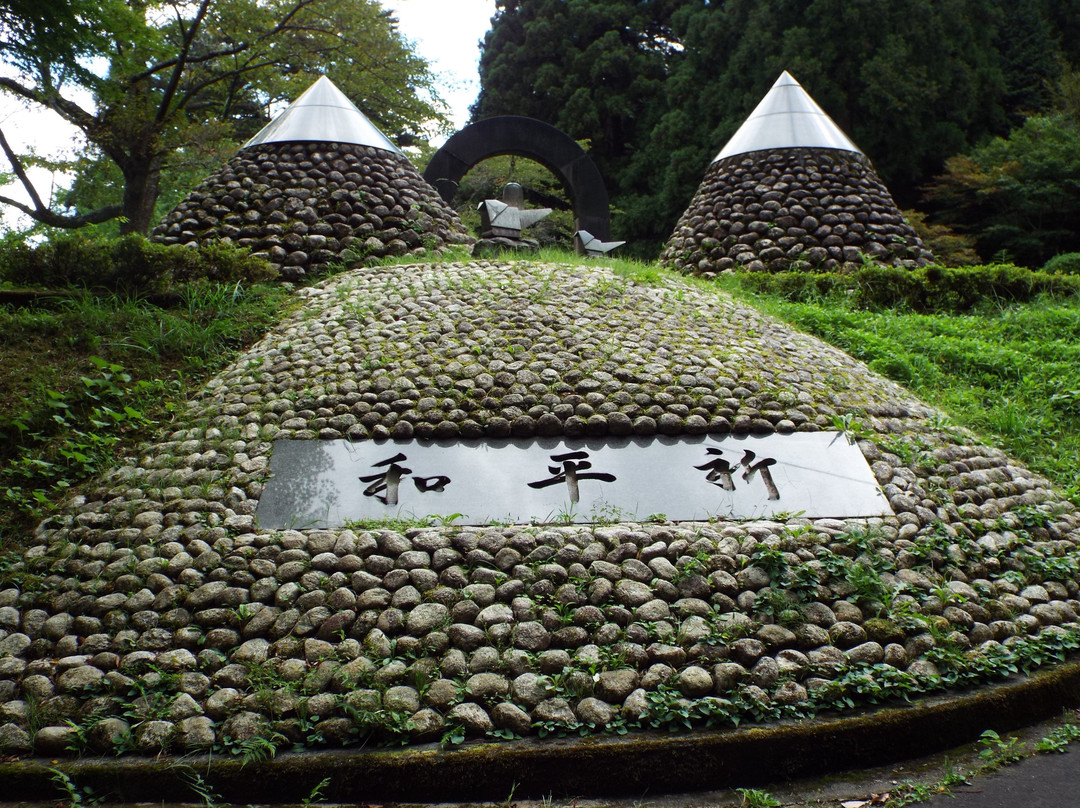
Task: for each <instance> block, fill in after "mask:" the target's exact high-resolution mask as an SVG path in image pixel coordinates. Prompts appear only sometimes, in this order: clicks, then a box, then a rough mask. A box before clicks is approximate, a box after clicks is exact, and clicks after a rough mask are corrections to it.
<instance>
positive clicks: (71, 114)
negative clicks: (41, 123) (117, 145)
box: [0, 76, 98, 133]
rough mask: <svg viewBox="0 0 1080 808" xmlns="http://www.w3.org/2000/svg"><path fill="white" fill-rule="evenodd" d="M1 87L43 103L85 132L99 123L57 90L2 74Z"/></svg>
mask: <svg viewBox="0 0 1080 808" xmlns="http://www.w3.org/2000/svg"><path fill="white" fill-rule="evenodd" d="M0 89H3V90H7V91H8V92H10V93H13V94H14V95H17V96H19V97H20V98H25V99H26V100H27V101H33V102H34V103H35V104H41V106H43V107H47V108H49V109H51V110H52V111H53V112H55V113H57V114H58V115H60V117H62V118H63V119H64V120H66V121H68V122H69V123H72V124H74V125H75V126H77V127H79V128H80V129H82V130H83V131H84V132H87V133H90V132H91V131H92V130H93V129H94V128H95V126H96V125H97V123H98V120H97V118H96V117H94V116H93V115H91V114H90V113H89V112H87V111H86V110H85V109H83V108H82V107H80V106H79V105H78V104H76V103H74V102H72V101H68V100H67V99H66V98H64V97H63V96H62V95H60V93H58V92H56V91H55V90H53V91H52V92H42V91H41V90H37V89H34V88H33V87H27V86H26V85H24V84H20V83H19V82H17V81H15V80H14V79H10V78H7V77H6V76H0Z"/></svg>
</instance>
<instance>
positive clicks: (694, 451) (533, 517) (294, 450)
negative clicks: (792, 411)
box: [257, 432, 892, 530]
mask: <svg viewBox="0 0 1080 808" xmlns="http://www.w3.org/2000/svg"><path fill="white" fill-rule="evenodd" d="M270 471H271V478H270V479H269V480H268V482H267V484H266V488H265V490H264V491H263V494H262V498H261V499H260V501H259V508H258V511H257V518H258V522H259V527H260V528H262V529H281V528H294V529H298V530H306V529H314V528H333V527H341V526H344V525H346V524H349V523H351V522H355V521H363V520H381V519H417V518H424V517H433V518H435V520H436V522H437V523H438V522H447V523H448V522H450V521H453V522H454V523H456V524H472V525H483V524H490V523H492V522H498V523H516V524H521V523H528V522H563V523H568V522H581V523H588V522H596V521H643V520H646V519H649V518H661V515H662V517H663V518H666V519H672V520H676V521H678V520H705V519H711V518H733V519H759V518H769V517H791V516H796V515H801V516H807V517H814V518H817V517H837V518H843V517H865V516H884V515H891V514H892V511H891V509H890V508H889V503H888V501H887V500H886V499H885V496H884V495H883V494H882V493H881V490H880V488H879V487H878V484H877V481H876V480H875V478H874V475H873V473H872V472H871V471H870V467H869V466H868V465H867V462H866V459H865V458H864V457H863V456H862V453H861V452H860V451H859V449H858V447H857V446H854V445H852V444H851V443H849V442H848V440H847V438H846V437H845V436H844V435H842V434H840V433H837V432H798V433H794V434H790V435H764V436H750V435H742V436H735V435H727V436H711V435H709V436H693V437H679V438H666V437H655V438H637V437H634V438H612V437H607V438H595V439H581V440H563V439H556V438H539V439H535V440H528V441H523V440H487V441H457V442H454V443H441V442H435V441H410V442H401V443H399V442H391V441H387V442H374V441H362V442H359V443H352V442H350V441H344V440H336V441H314V440H302V441H297V440H282V441H278V442H277V443H275V444H274V448H273V452H272V454H271V458H270Z"/></svg>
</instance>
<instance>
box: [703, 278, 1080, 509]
mask: <svg viewBox="0 0 1080 808" xmlns="http://www.w3.org/2000/svg"><path fill="white" fill-rule="evenodd" d="M719 283H720V285H721V286H723V288H725V289H727V290H728V291H729V292H731V293H732V294H733V295H735V296H736V297H738V298H740V299H742V300H744V301H746V302H749V303H752V304H753V305H755V306H757V307H758V308H760V309H762V310H764V311H767V312H769V313H770V314H772V315H774V316H776V317H778V318H780V319H783V320H786V321H788V322H790V323H792V324H793V325H794V326H795V327H797V328H799V329H801V330H803V331H806V332H808V333H811V334H815V335H817V336H819V337H821V338H822V339H825V340H827V341H828V342H830V343H832V344H833V345H836V346H837V347H839V348H841V349H843V350H844V351H846V352H847V353H849V354H851V355H852V356H854V357H856V358H858V359H861V360H862V361H864V362H866V363H867V364H868V365H869V366H870V367H871V368H872V369H873V370H875V371H877V372H879V373H881V374H883V375H885V376H888V377H889V378H891V379H893V380H895V381H897V382H900V383H901V384H903V385H905V386H906V387H908V388H909V389H911V390H912V391H914V392H915V393H916V394H917V395H918V396H919V397H920V398H922V399H923V400H924V401H926V402H927V403H929V404H932V405H934V406H937V407H939V408H940V409H942V410H944V411H945V412H946V413H948V414H949V415H950V416H951V417H952V419H953V420H954V421H955V422H956V423H958V424H962V425H964V426H967V427H969V428H971V429H973V430H974V431H976V432H978V433H979V434H981V435H982V436H983V437H985V438H986V439H988V440H989V441H990V442H992V443H994V444H996V445H998V446H1000V447H1001V448H1002V449H1004V450H1005V451H1006V452H1008V453H1009V454H1010V455H1012V456H1013V457H1015V458H1017V459H1019V460H1021V461H1023V462H1024V464H1025V465H1027V466H1028V467H1029V468H1031V469H1032V470H1034V471H1038V472H1040V473H1042V474H1045V475H1046V476H1047V477H1049V478H1050V479H1052V480H1054V481H1055V482H1057V483H1058V484H1059V485H1061V486H1062V487H1063V488H1064V489H1066V490H1067V491H1068V493H1069V495H1070V496H1071V497H1074V498H1075V497H1076V496H1077V495H1078V494H1080V469H1078V463H1077V461H1078V458H1080V300H1078V299H1077V298H1075V297H1070V296H1063V297H1061V298H1057V299H1055V298H1052V297H1049V296H1042V297H1038V298H1035V299H1034V300H1032V301H1030V302H1026V303H1009V304H1002V303H998V302H995V301H993V300H986V301H983V302H982V303H981V304H979V305H978V306H976V307H975V309H974V310H972V311H968V312H964V313H938V314H921V313H914V312H911V311H909V310H903V309H880V310H876V311H865V310H857V309H854V308H852V307H851V306H850V305H848V304H847V303H846V302H845V300H844V298H843V296H842V295H837V296H833V297H828V298H824V299H821V300H817V301H814V302H792V301H790V300H786V299H784V298H782V297H780V296H777V295H763V294H755V293H752V292H749V291H747V290H746V289H744V288H743V284H742V282H741V280H740V279H739V278H738V277H732V276H728V277H724V278H722V279H721V280H720V281H719Z"/></svg>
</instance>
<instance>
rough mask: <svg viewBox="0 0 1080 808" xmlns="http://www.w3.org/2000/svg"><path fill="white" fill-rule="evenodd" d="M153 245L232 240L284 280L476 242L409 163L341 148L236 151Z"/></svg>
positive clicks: (273, 146) (170, 218) (381, 152)
mask: <svg viewBox="0 0 1080 808" xmlns="http://www.w3.org/2000/svg"><path fill="white" fill-rule="evenodd" d="M151 237H152V238H153V239H154V240H156V241H161V242H163V243H165V244H192V243H202V242H205V241H212V240H219V241H231V242H234V243H236V244H239V245H240V246H242V247H249V248H250V249H251V250H253V251H254V252H257V253H262V254H264V255H265V257H266V258H267V259H268V260H269V261H270V263H271V264H273V265H274V266H275V267H276V268H277V269H278V270H279V271H280V272H281V275H282V277H283V278H285V279H286V280H297V279H299V278H301V277H303V276H304V275H305V274H307V273H308V272H314V273H316V274H318V273H319V271H320V269H321V268H324V267H325V266H326V265H327V264H330V263H338V262H340V263H361V262H363V261H364V260H365V259H373V258H383V257H386V256H400V255H408V254H414V255H417V256H422V255H430V254H432V253H437V252H438V251H439V250H441V249H442V248H443V247H446V246H447V245H450V244H470V243H472V241H473V239H472V237H471V236H469V235H468V234H467V233H466V231H465V230H464V228H463V227H462V224H461V221H460V220H459V219H458V217H457V214H456V213H455V212H454V211H453V209H451V208H450V207H448V206H447V205H446V203H444V202H443V201H442V198H441V197H440V196H439V194H438V193H437V192H436V191H435V189H433V188H432V187H431V186H430V185H429V184H428V183H427V181H426V180H424V178H423V177H422V176H420V174H419V172H417V170H416V169H415V168H414V167H413V165H412V163H410V162H409V161H408V159H407V158H405V157H404V156H402V155H400V154H395V153H393V152H390V151H387V150H385V149H378V148H375V147H372V146H360V145H354V144H348V143H262V144H258V145H255V146H250V147H248V148H245V149H242V150H241V151H240V152H239V153H238V154H237V155H236V156H235V157H233V158H232V159H231V160H230V161H229V162H228V163H226V164H225V166H224V167H223V168H222V169H221V170H219V171H217V172H216V173H215V174H213V175H212V176H211V177H209V178H208V179H207V180H206V181H205V182H203V184H202V185H200V186H199V187H198V188H196V189H195V190H194V191H192V192H191V193H190V194H188V195H187V197H185V198H184V200H183V201H182V202H180V204H179V205H177V206H176V208H175V209H174V210H173V211H172V212H170V213H169V214H168V215H167V216H166V217H165V219H164V220H163V221H162V223H161V224H160V225H158V226H157V227H156V228H154V231H153V233H152V234H151Z"/></svg>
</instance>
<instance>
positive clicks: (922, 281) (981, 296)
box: [727, 264, 1080, 312]
mask: <svg viewBox="0 0 1080 808" xmlns="http://www.w3.org/2000/svg"><path fill="white" fill-rule="evenodd" d="M727 283H736V284H738V285H739V286H740V287H742V288H744V289H747V290H749V291H753V292H759V293H762V294H769V295H776V296H778V297H783V298H786V299H787V300H792V301H798V302H816V301H825V300H829V301H833V300H836V301H843V304H844V305H845V306H847V307H853V308H865V309H887V308H896V309H902V310H907V311H916V312H966V311H971V310H972V309H974V308H976V307H977V306H979V305H980V304H982V303H985V302H987V301H990V302H993V303H994V304H1007V303H1012V302H1027V301H1030V300H1033V299H1034V298H1036V297H1038V296H1039V295H1042V294H1053V295H1058V296H1072V297H1080V278H1073V277H1065V276H1062V275H1060V274H1048V273H1047V272H1034V271H1032V270H1029V269H1025V268H1023V267H1017V266H1012V265H1009V264H990V265H987V266H971V267H956V268H948V267H943V266H936V265H932V266H925V267H919V268H918V269H902V268H900V267H884V266H868V267H863V268H861V269H858V270H856V271H855V272H851V273H845V274H842V275H841V274H838V273H835V272H818V273H814V272H776V273H767V272H748V273H743V274H740V275H738V276H737V280H736V281H733V282H732V281H727Z"/></svg>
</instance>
